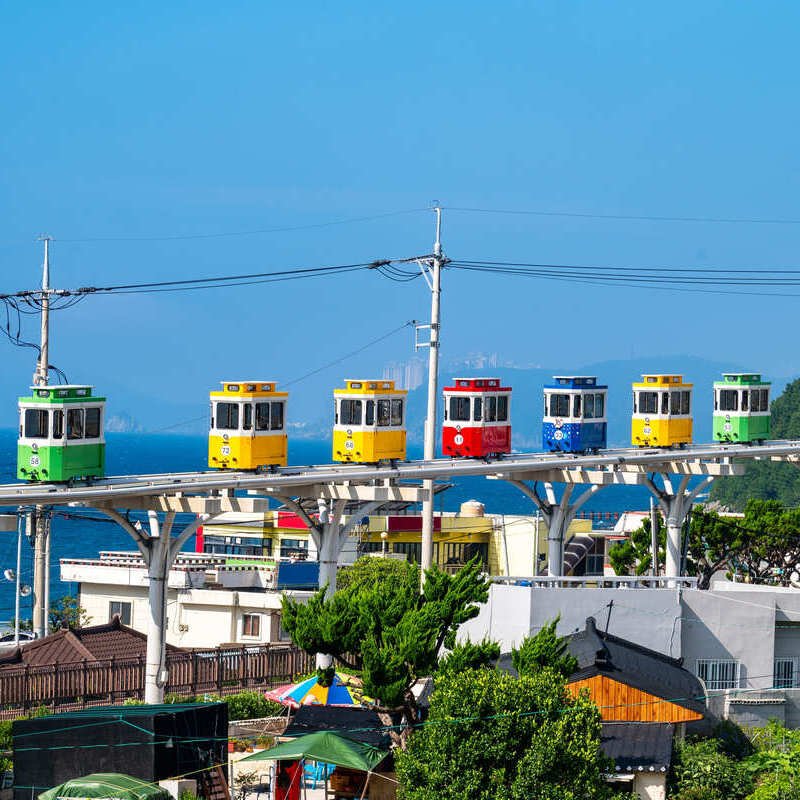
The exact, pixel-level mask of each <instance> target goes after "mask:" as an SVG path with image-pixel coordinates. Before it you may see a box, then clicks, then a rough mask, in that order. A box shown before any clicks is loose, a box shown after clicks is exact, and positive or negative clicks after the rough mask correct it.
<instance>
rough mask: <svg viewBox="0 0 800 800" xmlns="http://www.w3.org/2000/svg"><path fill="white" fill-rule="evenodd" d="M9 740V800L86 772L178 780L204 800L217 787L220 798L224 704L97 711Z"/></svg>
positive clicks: (55, 718) (54, 719)
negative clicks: (187, 781) (199, 789)
mask: <svg viewBox="0 0 800 800" xmlns="http://www.w3.org/2000/svg"><path fill="white" fill-rule="evenodd" d="M12 736H13V742H14V800H30V798H31V797H35V796H37V795H38V794H40V793H41V792H43V791H45V790H46V789H50V788H52V787H54V786H57V785H59V784H61V783H64V782H65V781H68V780H70V779H71V778H75V777H76V776H79V775H86V774H87V773H93V772H121V773H125V774H127V775H131V776H133V777H135V778H140V779H141V780H144V781H148V782H152V781H161V780H166V779H169V778H174V777H176V776H179V775H181V776H186V777H189V778H194V779H196V780H197V781H198V783H199V784H200V785H201V786H203V787H204V788H205V789H206V790H207V791H206V795H208V794H209V793H211V791H212V790H214V791H216V790H217V789H219V788H220V787H221V786H222V784H223V783H224V784H225V791H227V760H228V752H227V751H228V747H227V743H228V707H227V704H225V703H189V704H178V703H176V704H165V705H134V706H124V705H123V706H101V707H97V708H89V709H86V710H85V711H74V712H70V713H67V714H53V715H50V716H46V717H38V718H34V719H25V720H16V721H15V722H14V723H13V725H12ZM218 765H221V766H218Z"/></svg>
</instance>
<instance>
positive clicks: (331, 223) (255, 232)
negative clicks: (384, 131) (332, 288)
mask: <svg viewBox="0 0 800 800" xmlns="http://www.w3.org/2000/svg"><path fill="white" fill-rule="evenodd" d="M429 210H430V209H428V208H406V209H402V210H399V211H387V212H384V213H382V214H371V215H369V216H363V217H346V218H344V219H334V220H328V221H326V222H313V223H309V224H307V225H287V226H279V227H272V228H253V229H250V230H242V231H221V232H219V233H187V234H182V233H176V234H156V235H149V236H86V237H82V238H68V239H61V238H58V239H56V240H55V241H57V242H59V243H62V244H63V243H68V244H92V243H96V242H182V241H191V240H194V239H230V238H234V237H239V236H260V235H263V234H268V233H292V232H295V231H310V230H318V229H321V228H332V227H336V226H339V225H353V224H356V223H359V222H374V221H375V220H379V219H388V218H390V217H399V216H403V215H405V214H417V213H419V212H421V211H429Z"/></svg>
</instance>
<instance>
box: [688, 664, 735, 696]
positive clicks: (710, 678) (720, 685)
mask: <svg viewBox="0 0 800 800" xmlns="http://www.w3.org/2000/svg"><path fill="white" fill-rule="evenodd" d="M697 677H698V678H700V680H701V681H703V683H704V684H705V685H706V689H708V690H709V691H712V692H714V691H719V690H720V689H738V688H739V662H738V661H734V660H733V659H710V658H708V659H706V658H703V659H698V660H697Z"/></svg>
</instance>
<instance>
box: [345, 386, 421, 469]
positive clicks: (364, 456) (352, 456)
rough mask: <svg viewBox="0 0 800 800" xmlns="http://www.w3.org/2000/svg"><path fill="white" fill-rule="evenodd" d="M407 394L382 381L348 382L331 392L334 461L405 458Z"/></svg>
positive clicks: (375, 461)
mask: <svg viewBox="0 0 800 800" xmlns="http://www.w3.org/2000/svg"><path fill="white" fill-rule="evenodd" d="M407 394H408V392H407V391H406V390H405V389H395V386H394V381H383V380H347V381H345V388H343V389H334V391H333V399H334V425H333V460H334V461H344V462H357V463H372V464H374V463H377V462H379V461H392V460H395V459H405V457H406V396H407Z"/></svg>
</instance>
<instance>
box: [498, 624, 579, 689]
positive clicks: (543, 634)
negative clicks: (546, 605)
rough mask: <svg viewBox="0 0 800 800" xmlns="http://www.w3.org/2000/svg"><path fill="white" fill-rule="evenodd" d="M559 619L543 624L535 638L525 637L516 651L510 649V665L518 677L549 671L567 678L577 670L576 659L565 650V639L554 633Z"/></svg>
mask: <svg viewBox="0 0 800 800" xmlns="http://www.w3.org/2000/svg"><path fill="white" fill-rule="evenodd" d="M560 619H561V617H560V616H559V617H556V618H555V619H554V620H552V621H551V622H548V623H547V624H545V625H544V626H543V627H542V629H541V630H540V631H539V632H538V633H537V634H536V635H535V636H527V637H526V638H525V639H523V640H522V644H520V646H519V649H518V650H517V649H515V648H512V649H511V663H512V664H513V665H514V669H516V670H517V672H518V673H519V674H520V675H535V674H537V673H538V672H540V671H541V670H543V669H551V670H553V671H554V672H556V673H558V674H559V675H561V676H562V677H564V678H568V677H569V676H570V675H572V673H573V672H575V670H576V669H577V668H578V661H577V659H576V658H575V657H574V656H573V655H572V654H571V653H570V652H569V651H568V650H567V640H566V638H565V637H563V636H559V635H558V634H557V633H556V628H557V626H558V622H559V620H560Z"/></svg>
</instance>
